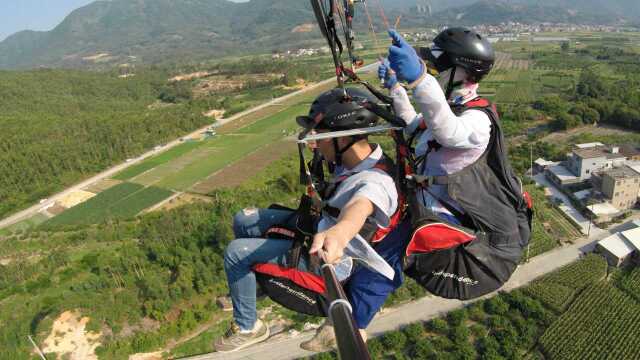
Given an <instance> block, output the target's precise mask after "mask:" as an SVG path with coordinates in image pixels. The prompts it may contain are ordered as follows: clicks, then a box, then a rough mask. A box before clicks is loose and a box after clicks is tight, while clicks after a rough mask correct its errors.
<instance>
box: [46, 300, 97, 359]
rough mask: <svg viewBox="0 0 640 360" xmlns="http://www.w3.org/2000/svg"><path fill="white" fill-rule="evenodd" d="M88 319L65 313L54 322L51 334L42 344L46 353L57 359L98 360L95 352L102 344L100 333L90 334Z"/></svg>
mask: <svg viewBox="0 0 640 360" xmlns="http://www.w3.org/2000/svg"><path fill="white" fill-rule="evenodd" d="M88 322H89V318H88V317H81V316H80V314H78V313H76V312H72V311H65V312H63V313H62V314H60V316H59V317H58V319H56V320H55V321H54V322H53V327H52V329H51V334H50V335H49V337H47V339H46V340H45V341H44V343H43V344H42V350H43V352H45V353H56V355H57V358H62V357H63V356H66V358H68V359H69V360H94V359H95V360H97V359H98V357H97V356H96V354H95V350H96V348H97V347H98V346H100V343H99V342H98V339H99V338H100V336H101V334H100V333H97V334H96V333H88V332H86V331H85V327H86V325H87V323H88Z"/></svg>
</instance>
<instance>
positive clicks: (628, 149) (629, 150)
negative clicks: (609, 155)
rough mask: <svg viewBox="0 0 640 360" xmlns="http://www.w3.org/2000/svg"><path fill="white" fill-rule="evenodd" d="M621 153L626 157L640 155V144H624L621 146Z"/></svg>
mask: <svg viewBox="0 0 640 360" xmlns="http://www.w3.org/2000/svg"><path fill="white" fill-rule="evenodd" d="M620 153H621V154H622V155H624V156H625V157H628V158H630V157H634V156H638V155H640V146H638V145H636V144H624V145H621V146H620Z"/></svg>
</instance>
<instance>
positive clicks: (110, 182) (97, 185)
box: [83, 179, 122, 194]
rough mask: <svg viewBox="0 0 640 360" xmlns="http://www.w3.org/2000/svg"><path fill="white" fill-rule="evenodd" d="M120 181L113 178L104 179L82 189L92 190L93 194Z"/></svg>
mask: <svg viewBox="0 0 640 360" xmlns="http://www.w3.org/2000/svg"><path fill="white" fill-rule="evenodd" d="M121 183H122V181H120V180H114V179H104V180H101V181H98V182H97V183H95V184H92V185H90V186H87V187H86V188H84V189H83V190H84V191H88V192H92V193H94V194H97V193H100V192H103V191H105V190H107V189H109V188H112V187H114V186H116V185H118V184H121Z"/></svg>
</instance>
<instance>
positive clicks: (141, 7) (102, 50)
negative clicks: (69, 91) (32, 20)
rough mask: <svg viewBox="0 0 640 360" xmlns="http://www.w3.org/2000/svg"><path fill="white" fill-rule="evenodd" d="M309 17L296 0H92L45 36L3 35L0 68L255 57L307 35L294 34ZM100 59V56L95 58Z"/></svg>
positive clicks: (304, 5) (304, 4)
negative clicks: (244, 54) (237, 55)
mask: <svg viewBox="0 0 640 360" xmlns="http://www.w3.org/2000/svg"><path fill="white" fill-rule="evenodd" d="M313 19H314V18H313V14H312V12H311V10H310V4H309V3H308V2H306V1H295V0H280V1H272V0H253V1H251V2H250V3H232V2H229V1H226V0H192V1H174V0H140V1H135V2H132V1H128V0H114V1H97V2H94V3H92V4H90V5H87V6H85V7H82V8H80V9H77V10H75V11H74V12H72V13H71V14H70V15H69V16H68V17H67V18H66V19H65V20H64V21H63V22H62V23H61V24H60V25H58V26H57V27H56V28H55V29H53V30H51V31H48V32H34V31H23V32H20V33H17V34H14V35H12V36H10V37H9V38H7V39H6V40H5V41H3V42H2V43H0V68H30V67H38V66H79V65H85V66H87V65H89V66H90V65H94V64H96V63H97V64H100V63H102V62H106V63H123V62H140V61H142V62H145V63H154V62H160V61H162V60H164V59H166V58H167V57H169V58H172V59H181V60H183V61H184V60H193V59H194V58H202V57H204V56H216V55H223V54H224V55H228V54H234V53H241V52H246V49H248V48H249V49H251V50H252V51H256V52H257V51H259V50H261V49H265V48H271V47H277V46H279V45H280V44H287V45H290V44H293V43H295V42H297V41H300V40H301V39H305V38H308V34H307V33H304V32H302V33H300V32H292V30H293V29H294V28H295V27H296V26H298V25H302V24H304V23H308V22H311V21H313ZM313 30H314V31H315V28H314V29H313ZM100 54H106V55H103V56H101V57H98V58H95V56H96V55H100ZM92 56H93V57H94V58H93V59H91V58H90V57H92Z"/></svg>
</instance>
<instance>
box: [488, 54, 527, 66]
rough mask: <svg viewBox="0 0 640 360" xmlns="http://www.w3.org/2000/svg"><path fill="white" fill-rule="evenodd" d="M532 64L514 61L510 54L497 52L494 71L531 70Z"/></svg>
mask: <svg viewBox="0 0 640 360" xmlns="http://www.w3.org/2000/svg"><path fill="white" fill-rule="evenodd" d="M530 66H531V62H530V61H529V60H523V59H514V58H513V55H512V54H510V53H504V52H497V53H496V63H495V65H494V66H493V71H496V70H529V67H530Z"/></svg>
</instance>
